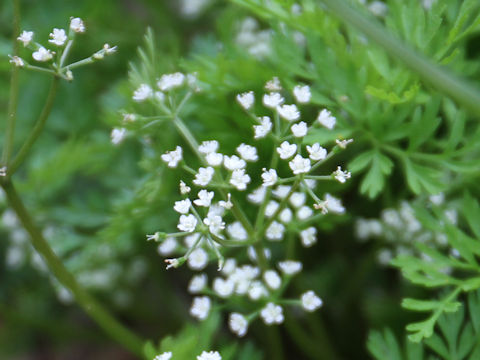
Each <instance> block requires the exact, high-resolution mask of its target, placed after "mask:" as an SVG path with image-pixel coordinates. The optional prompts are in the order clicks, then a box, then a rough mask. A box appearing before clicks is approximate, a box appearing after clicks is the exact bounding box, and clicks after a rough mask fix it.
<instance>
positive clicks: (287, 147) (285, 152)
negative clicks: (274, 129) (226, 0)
mask: <svg viewBox="0 0 480 360" xmlns="http://www.w3.org/2000/svg"><path fill="white" fill-rule="evenodd" d="M296 151H297V145H296V144H290V143H289V142H288V141H284V142H282V143H281V144H280V146H279V147H277V152H278V154H279V155H280V158H281V159H283V160H285V159H288V158H290V157H292V156H293V154H295V152H296Z"/></svg>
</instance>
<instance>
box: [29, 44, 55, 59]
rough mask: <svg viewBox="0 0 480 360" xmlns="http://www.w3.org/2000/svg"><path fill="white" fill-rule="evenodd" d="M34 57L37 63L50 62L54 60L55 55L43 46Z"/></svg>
mask: <svg viewBox="0 0 480 360" xmlns="http://www.w3.org/2000/svg"><path fill="white" fill-rule="evenodd" d="M32 57H33V59H34V60H37V61H48V60H51V59H52V57H53V55H52V52H51V51H50V50H47V49H45V48H44V47H43V46H41V47H40V48H39V49H38V50H37V51H35V52H34V53H33V54H32Z"/></svg>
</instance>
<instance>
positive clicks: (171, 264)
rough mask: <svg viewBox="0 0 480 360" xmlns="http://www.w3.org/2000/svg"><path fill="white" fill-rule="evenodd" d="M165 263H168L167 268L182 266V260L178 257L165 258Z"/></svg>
mask: <svg viewBox="0 0 480 360" xmlns="http://www.w3.org/2000/svg"><path fill="white" fill-rule="evenodd" d="M165 263H166V264H167V270H168V269H171V268H177V267H179V266H180V261H178V259H165Z"/></svg>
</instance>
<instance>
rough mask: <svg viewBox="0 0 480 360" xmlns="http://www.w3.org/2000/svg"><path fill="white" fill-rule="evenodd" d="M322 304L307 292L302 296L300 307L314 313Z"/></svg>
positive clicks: (314, 295)
mask: <svg viewBox="0 0 480 360" xmlns="http://www.w3.org/2000/svg"><path fill="white" fill-rule="evenodd" d="M322 304H323V302H322V299H320V298H319V297H318V296H317V295H316V294H315V293H314V292H313V291H312V290H310V291H307V292H306V293H304V294H303V295H302V306H303V308H304V309H305V310H307V311H310V312H312V311H315V310H317V309H318V308H319V307H320V306H322Z"/></svg>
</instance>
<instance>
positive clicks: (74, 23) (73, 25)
mask: <svg viewBox="0 0 480 360" xmlns="http://www.w3.org/2000/svg"><path fill="white" fill-rule="evenodd" d="M70 29H72V31H74V32H76V33H83V32H85V24H84V23H83V21H82V19H80V18H78V17H77V18H70Z"/></svg>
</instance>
